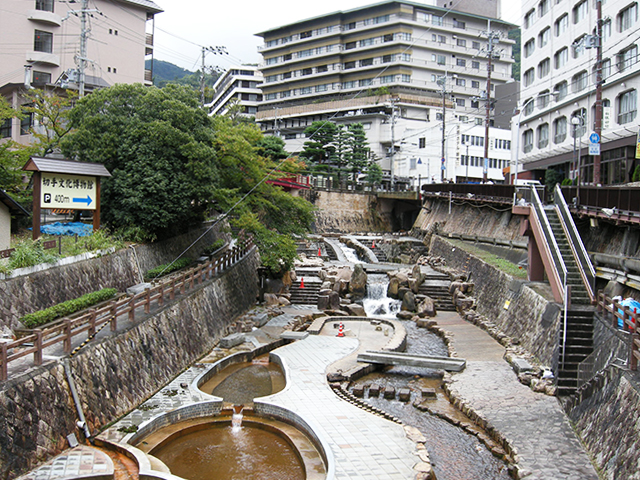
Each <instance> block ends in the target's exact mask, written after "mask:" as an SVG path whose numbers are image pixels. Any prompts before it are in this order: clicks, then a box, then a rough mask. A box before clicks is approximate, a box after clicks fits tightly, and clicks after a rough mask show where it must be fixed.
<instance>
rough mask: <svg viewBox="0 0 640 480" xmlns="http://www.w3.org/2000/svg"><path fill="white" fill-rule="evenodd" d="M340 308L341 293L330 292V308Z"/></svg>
mask: <svg viewBox="0 0 640 480" xmlns="http://www.w3.org/2000/svg"><path fill="white" fill-rule="evenodd" d="M339 309H340V294H338V292H335V291H334V292H331V293H330V294H329V310H339Z"/></svg>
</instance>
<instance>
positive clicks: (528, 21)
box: [524, 8, 536, 28]
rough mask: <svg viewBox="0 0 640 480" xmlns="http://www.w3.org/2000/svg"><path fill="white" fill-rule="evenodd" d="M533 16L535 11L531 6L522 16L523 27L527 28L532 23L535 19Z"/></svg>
mask: <svg viewBox="0 0 640 480" xmlns="http://www.w3.org/2000/svg"><path fill="white" fill-rule="evenodd" d="M535 17H536V11H535V10H534V9H533V8H532V9H531V10H529V11H528V12H527V14H526V15H525V16H524V28H529V27H530V26H531V25H533V21H534V20H535Z"/></svg>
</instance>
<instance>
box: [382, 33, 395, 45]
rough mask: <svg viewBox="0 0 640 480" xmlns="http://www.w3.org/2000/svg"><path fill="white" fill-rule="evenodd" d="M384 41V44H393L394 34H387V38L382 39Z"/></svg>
mask: <svg viewBox="0 0 640 480" xmlns="http://www.w3.org/2000/svg"><path fill="white" fill-rule="evenodd" d="M382 41H383V42H385V43H386V42H393V33H387V34H386V35H385V36H383V37H382Z"/></svg>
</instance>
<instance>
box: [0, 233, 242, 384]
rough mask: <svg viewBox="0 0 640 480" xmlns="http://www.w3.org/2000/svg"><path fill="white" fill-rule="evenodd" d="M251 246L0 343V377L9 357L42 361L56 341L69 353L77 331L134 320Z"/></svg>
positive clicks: (224, 266) (230, 263)
mask: <svg viewBox="0 0 640 480" xmlns="http://www.w3.org/2000/svg"><path fill="white" fill-rule="evenodd" d="M253 246H254V243H253V239H252V238H247V239H244V240H242V241H240V242H239V243H238V244H237V245H235V246H234V247H233V248H232V249H230V250H227V251H226V252H225V253H224V254H223V255H222V256H220V257H217V258H214V259H210V260H208V261H207V262H206V263H203V264H199V265H196V266H195V267H191V268H190V269H187V270H186V271H184V272H183V273H182V274H181V275H180V276H179V277H178V278H177V279H176V277H173V278H171V279H168V280H165V281H163V282H161V283H158V284H157V285H155V286H153V287H152V288H147V289H145V291H144V292H140V293H138V294H137V295H133V296H131V297H129V298H127V297H124V298H122V299H119V300H113V301H111V302H109V303H107V304H106V305H104V306H103V307H101V308H98V309H91V310H89V311H88V312H87V313H85V314H83V315H81V316H78V317H76V318H73V319H71V318H68V317H65V318H62V319H61V320H60V321H59V322H58V323H57V324H56V325H55V326H53V327H50V328H46V329H44V330H41V329H36V330H33V333H32V334H31V335H27V336H25V337H22V338H20V339H18V340H15V341H13V342H8V343H2V344H0V381H4V380H7V379H8V367H9V363H11V362H12V361H15V360H18V359H20V358H22V357H25V356H27V355H31V354H33V362H34V365H42V357H43V350H44V349H45V348H47V347H50V346H52V345H55V344H58V343H62V344H63V350H64V352H65V353H67V354H68V353H71V344H72V340H73V337H75V336H76V335H79V334H81V333H83V332H88V335H87V336H88V337H89V338H91V337H92V336H93V335H95V334H96V332H97V331H99V330H100V327H102V326H103V325H104V324H105V323H110V324H111V331H115V330H116V328H117V321H118V317H119V316H121V315H127V316H128V319H129V321H131V322H135V318H136V309H138V308H140V307H143V309H144V312H145V314H148V313H150V312H151V304H152V303H154V302H155V303H157V304H158V306H162V305H164V298H165V295H166V294H167V292H168V293H169V299H170V300H173V299H174V298H175V291H176V289H177V288H178V289H180V293H183V294H184V293H185V291H186V289H187V288H188V289H193V288H194V286H195V283H194V281H195V280H196V279H197V281H198V285H199V284H201V283H202V282H203V280H206V279H210V278H213V277H214V276H216V275H219V274H221V273H222V272H224V271H225V270H227V269H228V268H230V267H231V266H233V265H234V264H235V263H237V262H238V261H240V260H241V259H242V258H244V257H245V255H246V254H247V253H248V252H249V251H250V250H251V249H252V248H253ZM17 349H20V350H17Z"/></svg>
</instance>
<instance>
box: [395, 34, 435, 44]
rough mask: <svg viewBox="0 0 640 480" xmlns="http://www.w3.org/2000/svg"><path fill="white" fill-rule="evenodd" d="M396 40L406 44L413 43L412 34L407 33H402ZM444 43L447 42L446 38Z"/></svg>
mask: <svg viewBox="0 0 640 480" xmlns="http://www.w3.org/2000/svg"><path fill="white" fill-rule="evenodd" d="M396 40H402V41H405V42H410V41H411V34H410V33H406V32H400V33H397V34H396ZM444 41H445V42H446V41H447V38H446V37H445V39H444Z"/></svg>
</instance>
